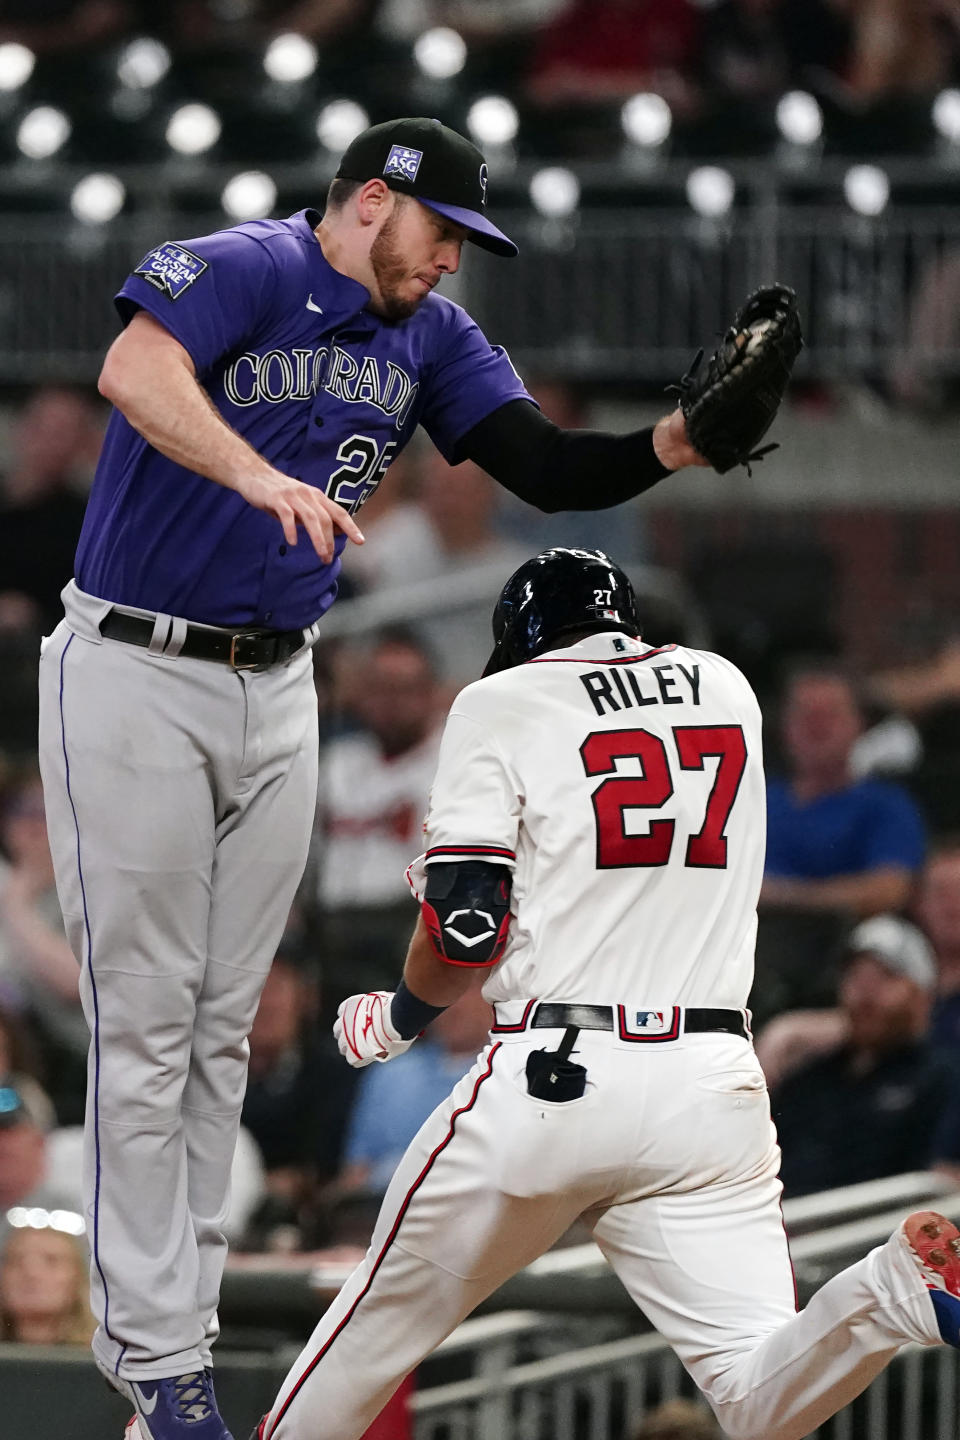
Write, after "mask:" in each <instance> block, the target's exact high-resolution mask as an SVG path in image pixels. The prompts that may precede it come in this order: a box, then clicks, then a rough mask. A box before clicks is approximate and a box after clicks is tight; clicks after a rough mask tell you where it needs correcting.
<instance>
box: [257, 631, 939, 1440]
mask: <svg viewBox="0 0 960 1440" xmlns="http://www.w3.org/2000/svg"><path fill="white" fill-rule="evenodd" d="M764 815H765V805H764V786H763V771H762V764H761V754H760V716H759V713H758V710H757V704H756V701H755V699H754V696H753V693H752V691H751V690H750V687H749V686H748V685H747V683H746V681H745V680H744V678H743V676H742V675H740V674H739V673H738V672H737V670H735V669H734V667H733V666H732V665H730V664H728V663H727V662H726V661H725V660H722V659H720V657H719V656H717V655H711V654H707V653H704V652H702V651H696V650H687V649H683V648H681V647H677V646H667V647H663V648H661V649H654V648H651V647H650V646H648V645H645V644H643V643H642V642H640V641H637V640H633V639H631V638H630V637H628V636H626V635H619V634H603V633H601V634H598V635H593V636H591V637H590V638H588V639H585V640H582V641H580V642H579V643H578V644H576V645H572V646H570V647H569V648H567V649H563V650H556V651H552V652H551V653H549V654H548V655H544V656H542V657H539V658H538V659H536V660H533V661H530V662H528V663H527V664H525V665H520V666H518V667H516V668H515V669H512V670H509V671H506V672H504V673H502V674H499V675H493V676H490V677H488V678H486V679H484V680H481V681H478V682H477V683H476V684H475V685H471V686H469V687H468V688H467V689H466V690H464V691H463V693H462V694H461V695H460V696H459V697H458V699H457V700H456V702H455V704H454V706H453V710H452V712H451V715H450V719H449V723H448V725H447V728H446V731H445V734H444V738H443V741H442V744H441V752H440V764H439V770H438V773H437V777H436V781H435V784H434V790H433V797H432V802H431V807H430V812H429V815H428V822H427V830H428V836H427V838H428V842H429V846H430V849H429V851H428V854H427V857H426V858H427V863H435V864H439V863H441V862H444V861H451V860H454V859H457V858H462V857H466V856H474V857H476V856H487V857H488V858H490V859H499V860H501V861H502V862H503V863H505V864H508V865H510V866H511V867H512V868H513V871H514V875H515V886H514V892H513V905H514V913H513V918H512V928H511V934H510V939H509V942H508V946H507V949H506V951H505V952H504V955H503V957H502V958H501V960H500V961H499V962H498V963H497V964H496V965H495V967H494V968H493V969H491V970H490V972H489V975H488V977H487V981H486V985H485V988H484V994H485V995H486V996H487V998H488V999H492V1000H494V1001H503V1002H504V1004H503V1006H502V1007H498V1008H501V1010H502V1012H505V1013H501V1014H498V1016H497V1023H496V1024H495V1025H494V1027H493V1029H492V1031H491V1036H490V1042H489V1043H488V1044H487V1045H486V1046H485V1047H484V1049H483V1051H482V1053H481V1054H480V1055H479V1057H478V1058H477V1062H476V1064H475V1065H474V1067H473V1069H472V1070H471V1071H470V1072H469V1074H468V1075H465V1076H464V1077H463V1079H462V1080H461V1081H460V1082H459V1083H458V1084H457V1085H456V1087H455V1088H454V1090H453V1092H452V1094H451V1095H450V1096H449V1097H448V1098H447V1100H445V1101H444V1102H443V1103H442V1104H441V1105H439V1106H438V1107H437V1109H436V1110H435V1111H434V1112H433V1114H432V1115H431V1116H430V1117H429V1119H427V1120H426V1121H425V1122H424V1124H423V1125H422V1126H421V1128H420V1130H419V1132H418V1133H417V1135H416V1136H415V1137H414V1139H413V1140H412V1141H411V1143H410V1145H409V1146H408V1148H407V1151H406V1154H405V1155H404V1157H403V1159H402V1160H401V1161H400V1164H399V1166H398V1167H397V1170H396V1172H395V1174H394V1177H393V1179H392V1180H391V1182H390V1185H389V1187H388V1189H387V1193H386V1195H385V1197H384V1201H383V1207H382V1209H381V1211H380V1216H379V1218H378V1220H377V1224H376V1227H375V1229H374V1233H373V1238H372V1240H371V1244H370V1248H369V1249H368V1251H367V1253H366V1255H365V1257H364V1259H363V1260H362V1261H361V1263H360V1264H359V1265H358V1266H357V1268H356V1270H355V1271H354V1272H353V1274H352V1275H351V1276H350V1278H349V1279H348V1280H347V1282H346V1284H345V1285H344V1287H343V1289H342V1290H341V1291H340V1294H339V1295H338V1296H337V1298H336V1299H335V1301H334V1302H333V1304H332V1305H331V1306H330V1308H329V1310H328V1311H327V1312H326V1313H325V1314H324V1316H323V1317H322V1319H321V1320H320V1322H319V1324H318V1325H317V1328H316V1330H315V1331H314V1333H313V1335H312V1336H311V1338H310V1340H309V1341H308V1342H307V1344H306V1346H305V1347H304V1349H303V1352H302V1353H301V1355H300V1356H299V1357H298V1359H297V1360H296V1361H295V1362H294V1364H293V1366H292V1368H291V1370H290V1372H289V1374H288V1375H287V1378H286V1379H285V1381H284V1382H283V1385H282V1386H281V1389H280V1393H279V1395H278V1396H277V1399H276V1402H275V1404H274V1407H273V1409H272V1410H271V1412H270V1414H269V1415H268V1416H265V1417H264V1420H263V1421H262V1422H261V1425H260V1427H259V1430H258V1432H257V1433H258V1436H259V1437H260V1440H359V1437H361V1436H362V1435H363V1434H364V1433H365V1432H367V1427H368V1426H369V1425H370V1424H371V1422H372V1421H373V1419H374V1416H376V1415H377V1413H378V1412H379V1411H380V1410H381V1409H382V1407H383V1405H384V1404H385V1403H386V1401H387V1399H388V1398H389V1396H390V1395H391V1394H393V1392H394V1391H395V1389H396V1387H397V1385H398V1384H399V1383H400V1381H401V1379H402V1378H403V1376H404V1375H406V1374H409V1373H410V1371H411V1370H412V1369H413V1368H414V1367H415V1366H416V1365H417V1364H419V1362H420V1361H421V1360H422V1359H423V1357H424V1356H425V1355H426V1354H428V1353H429V1352H430V1350H431V1349H432V1348H433V1347H434V1346H435V1345H437V1344H438V1343H439V1342H440V1341H441V1340H442V1339H443V1338H444V1336H446V1335H449V1334H450V1332H451V1331H452V1330H453V1329H454V1328H455V1326H456V1325H458V1324H459V1322H460V1321H461V1320H463V1319H464V1317H465V1316H466V1315H468V1314H469V1313H470V1312H471V1310H473V1309H474V1308H475V1307H476V1306H477V1305H478V1304H479V1303H480V1302H481V1301H482V1300H484V1299H485V1298H486V1297H487V1296H488V1295H490V1294H491V1293H492V1292H493V1291H494V1290H495V1289H496V1288H497V1287H498V1286H499V1285H501V1284H502V1283H503V1282H504V1280H506V1279H507V1278H508V1277H509V1276H510V1275H513V1274H515V1273H516V1272H517V1271H518V1270H519V1269H521V1268H522V1267H523V1266H524V1265H528V1264H529V1263H530V1262H531V1261H532V1260H534V1259H535V1258H536V1257H537V1256H538V1255H541V1254H543V1252H544V1251H545V1250H547V1249H548V1248H549V1247H550V1246H551V1245H553V1244H554V1243H556V1242H557V1241H558V1240H559V1239H560V1237H561V1236H563V1235H564V1234H565V1233H566V1232H567V1231H568V1229H569V1227H570V1225H571V1224H572V1223H573V1222H574V1221H575V1220H579V1221H580V1222H581V1223H582V1224H583V1225H585V1226H586V1227H587V1228H588V1229H589V1230H590V1232H591V1233H592V1235H593V1237H594V1239H595V1240H596V1242H597V1244H598V1246H599V1247H600V1249H601V1250H602V1252H603V1254H604V1255H605V1256H606V1258H607V1259H608V1260H609V1262H610V1264H611V1265H612V1266H613V1267H614V1269H615V1270H616V1272H617V1274H618V1275H619V1277H620V1279H621V1280H622V1281H623V1284H624V1286H625V1287H626V1289H627V1291H628V1292H629V1294H630V1295H631V1296H632V1297H633V1299H634V1300H635V1302H636V1304H637V1305H638V1306H639V1307H640V1309H641V1310H642V1311H643V1313H644V1314H645V1315H646V1316H647V1317H648V1319H649V1320H650V1321H651V1323H652V1324H653V1325H655V1326H656V1328H657V1329H658V1330H659V1331H660V1333H661V1334H662V1335H663V1336H664V1338H665V1339H666V1340H667V1341H668V1342H669V1343H670V1344H671V1345H672V1346H673V1348H674V1350H675V1351H676V1354H677V1355H678V1357H679V1359H680V1360H681V1362H682V1363H683V1365H684V1366H685V1367H686V1369H687V1370H688V1371H689V1373H690V1375H691V1376H692V1378H693V1379H694V1381H695V1382H696V1384H697V1385H699V1386H700V1388H701V1390H702V1391H703V1393H704V1395H705V1396H706V1397H707V1399H708V1400H709V1402H710V1404H711V1406H712V1407H713V1409H714V1411H715V1413H716V1415H717V1417H718V1419H719V1420H720V1422H721V1424H722V1426H723V1430H724V1433H725V1434H726V1435H729V1436H730V1437H731V1440H757V1437H758V1436H763V1437H764V1440H800V1437H801V1436H807V1435H810V1434H811V1433H812V1432H814V1431H816V1429H817V1427H818V1426H819V1425H820V1424H822V1422H823V1421H824V1420H826V1419H827V1418H828V1416H830V1415H832V1414H834V1413H835V1412H836V1411H837V1410H838V1409H839V1408H840V1407H841V1406H843V1405H845V1404H847V1403H848V1401H850V1400H851V1399H852V1398H853V1397H854V1396H855V1395H857V1394H858V1393H859V1392H860V1391H861V1390H862V1389H863V1388H864V1387H865V1386H866V1385H867V1384H868V1382H869V1381H870V1380H871V1379H872V1377H873V1376H874V1375H876V1374H878V1373H879V1372H880V1371H881V1370H882V1369H883V1367H884V1365H886V1364H887V1363H888V1361H889V1360H890V1359H891V1358H892V1357H893V1355H894V1354H896V1352H897V1350H898V1349H899V1347H900V1346H901V1345H902V1344H904V1343H905V1342H906V1341H915V1342H918V1343H920V1344H931V1343H936V1340H937V1338H938V1328H937V1321H936V1317H935V1312H934V1307H933V1305H932V1304H931V1301H930V1298H929V1296H930V1292H928V1291H927V1289H926V1280H925V1277H924V1276H923V1275H922V1274H921V1273H920V1271H919V1270H918V1268H917V1265H916V1264H915V1263H914V1261H913V1260H912V1259H911V1257H910V1254H909V1253H908V1251H907V1248H906V1246H905V1244H904V1243H903V1242H902V1241H901V1239H900V1237H899V1235H896V1234H895V1235H894V1236H893V1237H892V1239H891V1240H889V1241H888V1242H887V1243H886V1244H885V1245H883V1246H882V1247H880V1248H878V1249H876V1250H874V1251H872V1252H871V1254H870V1255H869V1256H867V1257H866V1258H865V1259H863V1260H860V1261H858V1262H857V1263H856V1264H855V1265H853V1266H851V1267H850V1268H849V1269H848V1270H845V1271H843V1272H842V1274H840V1275H838V1276H836V1277H835V1278H834V1279H833V1280H831V1281H830V1283H829V1284H828V1285H825V1286H824V1287H823V1289H822V1290H821V1291H819V1292H818V1293H817V1294H816V1295H815V1296H814V1297H813V1299H812V1300H811V1302H810V1304H809V1305H808V1307H807V1308H806V1310H804V1311H803V1312H801V1313H800V1314H797V1313H796V1307H795V1292H794V1286H793V1279H792V1272H791V1268H790V1259H789V1254H788V1251H787V1242H786V1236H785V1234H784V1229H783V1217H782V1211H781V1208H780V1194H781V1187H780V1182H779V1179H778V1178H777V1170H778V1165H779V1152H778V1150H777V1145H776V1136H775V1133H774V1129H773V1125H772V1124H771V1120H770V1105H769V1100H768V1097H767V1091H766V1086H765V1084H764V1079H763V1072H762V1071H761V1069H760V1066H759V1063H758V1061H757V1057H756V1054H755V1052H754V1050H753V1046H752V1045H751V1043H750V1041H749V1039H748V1038H747V1036H746V1034H745V1032H743V1031H740V1032H739V1033H736V1032H734V1031H732V1030H730V1029H729V1028H727V1027H726V1026H724V1025H720V1024H718V1025H716V1026H715V1027H711V1026H710V1025H707V1026H706V1027H705V1028H701V1027H700V1026H699V1025H694V1026H689V1025H688V1024H687V1021H688V1020H689V1019H690V1018H691V1013H692V1012H691V1010H688V1011H687V1013H685V1014H684V1017H683V1023H682V1024H681V1023H680V1016H679V1012H678V1011H677V1010H675V1011H674V1016H673V1019H672V1020H671V1022H670V1028H669V1030H668V1029H666V1028H664V1029H662V1030H658V1029H657V1024H658V1011H660V1010H662V1011H664V1012H666V1011H667V1010H668V1009H669V1008H670V1007H671V1006H674V1007H679V1006H686V1007H692V1009H693V1010H696V1008H697V1007H701V1018H703V1015H702V1012H703V1010H707V1011H710V1010H712V1009H713V1008H714V1007H716V1009H718V1010H722V1009H727V1008H733V1009H739V1008H740V1007H742V1006H743V1004H744V1002H745V1000H746V997H747V992H748V989H749V986H750V979H751V972H752V962H751V957H752V951H753V938H754V926H755V905H756V899H757V893H758V890H759V887H760V876H761V869H762V864H763V852H764ZM418 868H420V869H421V870H422V867H418ZM419 878H420V879H421V880H422V878H423V877H422V874H421V875H420V877H419ZM476 913H478V912H476V911H474V914H476ZM454 918H455V917H454V916H451V917H448V921H447V923H450V922H451V920H453V919H454ZM537 1000H553V1001H555V1002H559V1005H560V1006H562V1005H563V1004H564V1003H565V1002H566V1003H567V1004H570V1003H575V1002H578V1001H579V1002H582V1003H584V1004H597V1005H602V1006H604V1007H607V1006H613V1005H616V1006H617V1007H618V1010H619V1023H618V1025H617V1026H616V1028H615V1027H614V1025H613V1023H612V1021H613V1016H612V1015H610V1022H611V1023H609V1024H592V1023H589V1022H590V1020H591V1017H590V1016H589V1015H585V1016H581V1019H582V1020H583V1023H578V1019H577V1018H576V1016H577V1012H576V1011H567V1012H565V1013H559V1011H558V1013H557V1014H556V1015H553V1016H551V1015H549V1013H548V1014H546V1016H545V1017H543V1018H542V1016H541V1009H542V1007H541V1006H539V1005H535V1004H534V1002H535V1001H537ZM660 1001H662V1002H663V1003H662V1004H658V1003H657V1002H660ZM631 1002H636V1005H635V1006H634V1005H633V1004H631ZM641 1010H642V1011H643V1014H642V1016H641V1014H640V1013H639V1012H640V1011H641ZM602 1018H606V1017H602ZM625 1021H626V1022H627V1023H626V1024H625V1023H624V1022H625ZM538 1022H541V1023H538ZM633 1024H636V1025H637V1026H638V1029H639V1031H642V1033H634V1032H633V1030H632V1025H633ZM564 1033H566V1034H567V1036H568V1037H569V1039H570V1043H573V1044H574V1045H575V1048H574V1050H573V1051H572V1057H571V1059H572V1063H573V1064H574V1065H575V1066H579V1067H580V1071H581V1074H582V1078H583V1089H582V1091H581V1092H577V1093H575V1094H573V1095H566V1096H560V1097H559V1098H552V1097H551V1095H550V1092H549V1091H547V1093H546V1094H544V1093H543V1090H542V1089H541V1090H535V1089H533V1088H532V1086H531V1083H530V1077H531V1068H530V1064H531V1060H534V1058H535V1056H536V1055H537V1052H539V1058H540V1060H541V1061H543V1059H544V1052H546V1054H547V1055H550V1053H551V1051H552V1050H554V1047H556V1046H558V1045H560V1043H561V1038H562V1037H563V1035H564ZM649 1039H656V1041H657V1043H655V1044H636V1043H635V1041H637V1040H649ZM553 1059H554V1060H557V1059H559V1057H558V1056H557V1055H556V1052H555V1050H554V1054H553ZM534 1073H535V1074H536V1073H539V1074H541V1075H542V1074H543V1067H542V1065H541V1067H540V1070H539V1072H537V1071H535V1072H534ZM557 1413H558V1415H559V1414H561V1413H562V1412H561V1411H560V1410H558V1412H557Z"/></svg>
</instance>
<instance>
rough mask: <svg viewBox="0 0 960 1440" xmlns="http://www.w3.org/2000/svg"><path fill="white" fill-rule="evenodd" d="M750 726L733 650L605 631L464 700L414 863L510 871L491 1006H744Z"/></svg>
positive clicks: (760, 846)
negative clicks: (504, 934) (464, 862)
mask: <svg viewBox="0 0 960 1440" xmlns="http://www.w3.org/2000/svg"><path fill="white" fill-rule="evenodd" d="M760 723H761V722H760V710H759V707H758V705H757V702H756V699H755V697H754V695H753V692H752V690H751V689H750V686H749V685H748V683H747V681H746V680H745V679H744V677H743V675H741V673H740V672H739V671H738V670H737V669H736V667H735V666H733V665H731V664H730V663H729V661H727V660H724V659H722V658H721V657H720V656H719V655H714V654H711V653H709V652H707V651H702V650H690V649H687V648H685V647H683V646H678V645H668V646H664V647H662V648H660V649H657V648H654V647H651V646H649V645H646V644H645V643H644V642H643V641H641V640H635V639H633V638H632V637H630V636H628V635H620V634H612V633H609V634H607V633H600V634H595V635H591V636H588V637H587V638H586V639H584V640H581V641H579V642H578V643H577V644H575V645H571V646H570V647H569V648H566V649H561V650H552V651H550V652H549V653H548V654H546V655H543V656H541V657H540V658H538V659H536V660H533V661H530V662H528V663H527V664H525V665H520V666H517V667H515V668H513V669H511V670H507V671H504V672H502V673H500V674H497V675H491V676H488V677H487V678H486V679H483V680H479V681H477V682H476V683H475V684H473V685H469V686H467V688H466V689H465V690H463V691H462V692H461V693H460V695H459V696H458V697H457V699H456V701H455V702H454V705H453V707H452V709H451V712H450V716H449V719H448V721H447V726H446V730H445V732H444V736H443V741H442V744H441V748H440V760H439V767H438V770H437V775H436V778H435V781H434V785H433V791H432V795H431V802H430V809H429V812H428V816H427V847H428V848H427V852H426V857H425V858H426V861H427V863H428V864H430V863H434V862H439V861H444V860H456V859H459V858H463V857H465V856H468V855H473V856H486V857H488V858H489V859H491V860H498V861H501V862H503V863H504V864H507V865H509V866H510V867H511V868H512V869H513V872H514V882H513V899H512V911H513V915H512V920H511V926H510V936H509V939H508V942H507V947H506V950H505V952H504V955H503V957H502V959H501V961H500V963H499V965H497V966H496V968H495V969H493V970H492V972H491V975H490V977H489V979H488V980H487V982H486V985H485V987H484V995H485V996H486V998H487V999H488V1000H491V1001H502V1000H515V999H524V998H533V997H535V998H537V999H541V1000H559V1001H583V1002H585V1003H593V1004H615V1003H618V1002H620V1001H634V1002H636V1003H637V1004H641V1005H650V1006H651V1007H654V1008H655V1007H656V1006H657V1005H661V1004H666V1005H710V1006H728V1007H732V1008H740V1007H742V1006H744V1005H745V1004H746V1002H747V997H748V994H749V991H750V985H751V982H752V979H753V953H754V942H755V937H756V903H757V895H758V893H759V889H760V881H761V878H762V873H763V857H764V843H765V821H766V808H765V791H764V779H763V763H762V751H761V729H760ZM521 812H522V818H521ZM734 862H735V863H734Z"/></svg>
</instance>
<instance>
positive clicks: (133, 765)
mask: <svg viewBox="0 0 960 1440" xmlns="http://www.w3.org/2000/svg"><path fill="white" fill-rule="evenodd" d="M64 600H65V604H66V608H67V618H66V620H65V621H64V622H62V623H61V624H60V625H59V626H58V628H57V630H56V631H55V632H54V634H53V635H52V636H51V637H50V638H49V640H47V641H46V642H45V644H44V650H43V656H42V659H41V663H40V695H41V717H40V759H41V767H42V772H43V783H44V794H45V798H46V809H47V824H48V829H49V833H50V843H51V849H52V851H53V858H54V864H55V867H56V875H57V890H58V894H59V897H60V904H61V908H62V910H63V914H64V919H65V922H66V926H67V933H68V935H69V937H70V941H71V944H72V946H73V950H74V953H75V954H76V956H77V959H78V961H79V962H80V965H81V967H82V968H81V980H80V989H81V998H82V1001H83V1006H84V1012H85V1014H86V1017H87V1022H88V1024H89V1026H90V1033H91V1045H90V1058H89V1067H88V1087H87V1088H88V1093H87V1118H86V1126H85V1156H84V1189H85V1203H86V1221H87V1230H88V1235H89V1240H90V1248H91V1255H92V1263H91V1298H92V1304H93V1309H94V1313H95V1315H96V1318H97V1320H98V1322H99V1328H98V1329H97V1333H96V1336H95V1338H94V1353H95V1355H96V1357H97V1359H98V1361H99V1362H100V1363H101V1364H102V1365H103V1366H104V1368H106V1369H108V1370H110V1371H112V1372H113V1373H115V1374H119V1375H120V1376H122V1377H123V1378H125V1379H131V1380H137V1379H141V1378H147V1377H157V1376H167V1375H177V1374H182V1373H186V1372H189V1371H192V1370H197V1369H199V1368H200V1367H201V1366H202V1365H209V1364H210V1347H211V1345H212V1343H213V1341H214V1339H215V1338H216V1335H217V1318H216V1308H217V1301H218V1297H219V1289H220V1278H221V1274H222V1271H223V1262H224V1258H225V1253H226V1242H225V1241H224V1239H223V1236H222V1234H221V1229H220V1227H221V1225H222V1223H223V1220H224V1217H225V1215H226V1210H227V1203H228V1199H229V1177H230V1164H231V1159H232V1156H233V1151H234V1146H235V1144H236V1135H237V1129H238V1126H239V1122H240V1108H241V1104H242V1100H243V1093H244V1086H245V1083H246V1066H247V1053H248V1052H247V1041H246V1036H247V1034H248V1032H249V1030H250V1026H251V1024H252V1022H253V1017H254V1012H255V1010H256V1006H257V1001H258V999H259V996H260V991H261V988H262V986H263V982H264V980H265V978H266V975H267V972H268V970H269V968H270V964H271V961H272V959H273V955H274V953H275V951H276V947H277V943H278V941H279V939H280V935H281V932H282V930H283V927H284V924H285V922H286V919H287V915H288V913H289V909H290V904H291V901H292V899H293V895H294V891H295V889H296V886H297V884H298V882H299V880H300V876H301V874H302V872H303V867H304V864H305V861H306V854H307V846H308V842H309V836H310V830H311V826H312V821H313V815H314V810H315V805H316V784H317V708H316V696H315V692H314V688H313V675H312V666H311V660H310V654H309V651H308V650H304V651H303V652H302V653H301V654H299V655H298V656H296V657H295V658H294V659H293V660H292V661H291V662H290V663H289V664H288V665H286V666H285V667H278V668H275V669H272V670H267V671H263V672H261V673H252V672H238V671H233V670H231V669H230V668H229V667H228V666H226V665H220V664H216V663H212V662H210V661H204V660H188V659H184V658H183V657H177V656H175V655H172V654H170V653H169V651H167V652H166V653H163V652H161V651H160V650H159V649H158V650H157V651H156V653H151V652H149V651H148V650H146V649H141V648H139V647H137V646H133V645H128V644H124V643H121V642H119V641H113V640H104V639H102V638H101V636H100V632H99V629H98V625H99V622H100V620H101V619H102V618H103V616H104V615H105V614H106V612H107V611H108V610H109V609H110V606H109V605H108V604H105V603H104V602H102V601H100V600H96V599H94V598H93V597H92V596H89V595H84V594H83V592H81V591H79V590H78V589H77V588H76V586H74V585H70V586H68V587H67V590H65V591H64ZM141 613H142V612H141ZM168 628H169V627H167V626H158V629H157V634H158V635H160V634H161V633H162V634H163V635H165V634H166V633H167V629H168ZM173 633H174V634H175V633H176V628H175V629H174V632H173Z"/></svg>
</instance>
